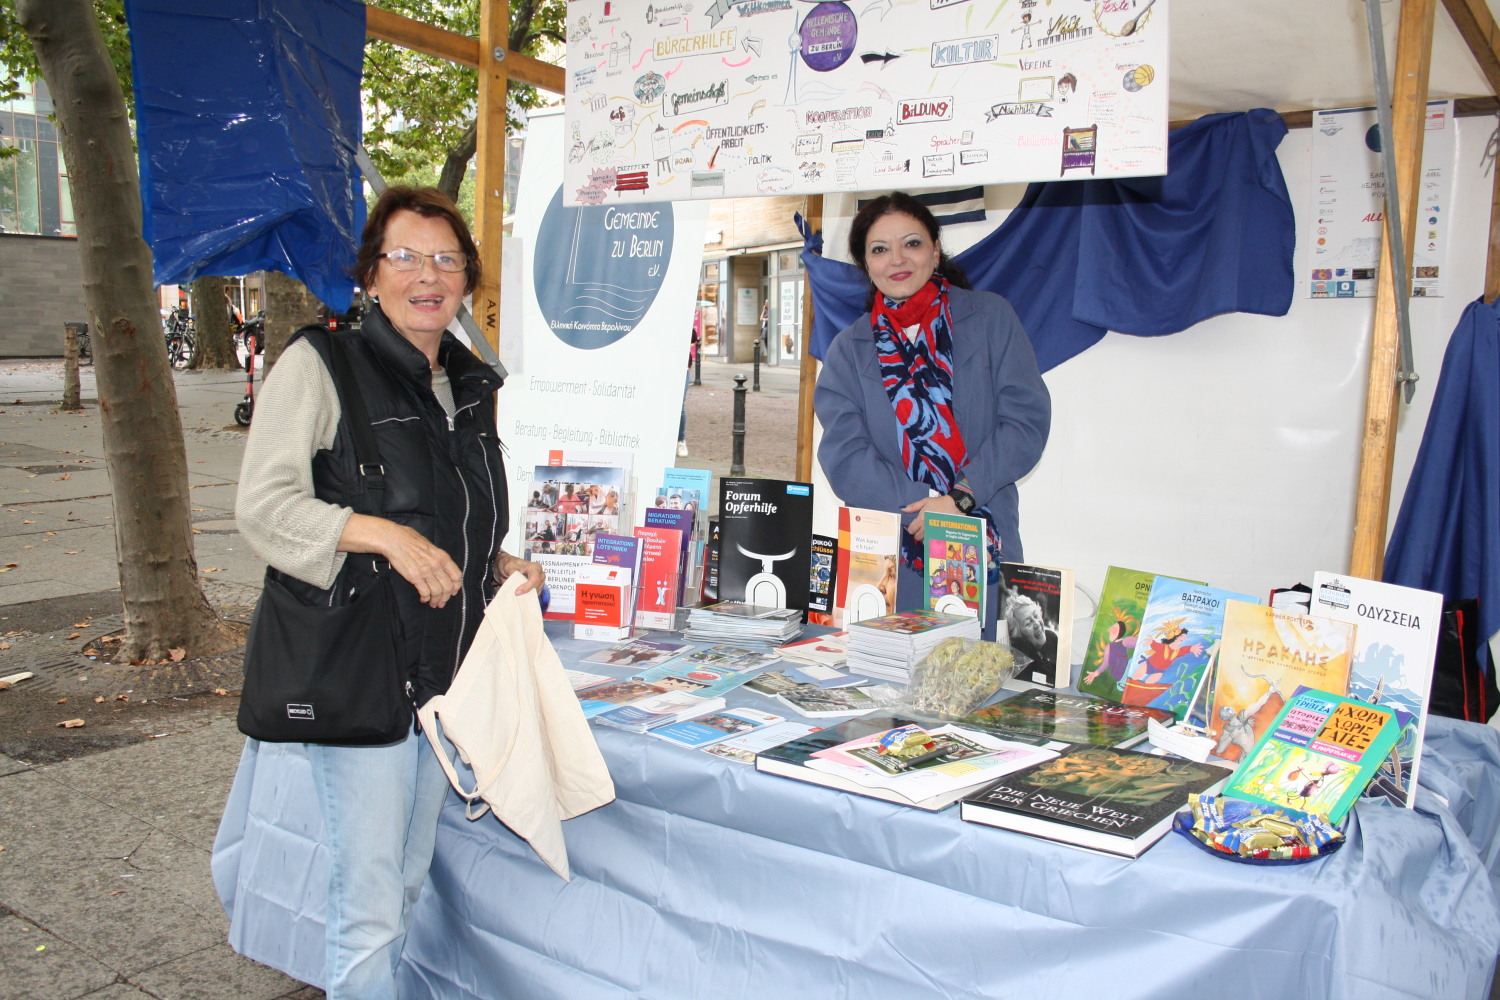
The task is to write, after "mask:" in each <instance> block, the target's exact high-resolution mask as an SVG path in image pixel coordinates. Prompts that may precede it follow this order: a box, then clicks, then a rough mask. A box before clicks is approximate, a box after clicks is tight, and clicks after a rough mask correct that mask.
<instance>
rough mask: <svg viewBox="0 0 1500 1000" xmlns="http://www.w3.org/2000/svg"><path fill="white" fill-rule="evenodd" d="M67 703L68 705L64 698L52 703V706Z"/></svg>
mask: <svg viewBox="0 0 1500 1000" xmlns="http://www.w3.org/2000/svg"><path fill="white" fill-rule="evenodd" d="M67 703H68V699H66V698H59V699H57V700H56V701H54V702H53V703H52V704H54V705H66V704H67Z"/></svg>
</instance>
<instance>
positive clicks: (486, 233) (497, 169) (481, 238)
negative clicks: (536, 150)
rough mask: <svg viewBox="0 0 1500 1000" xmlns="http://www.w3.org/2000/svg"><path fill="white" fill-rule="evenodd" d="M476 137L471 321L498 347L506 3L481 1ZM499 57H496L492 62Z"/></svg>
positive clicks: (502, 216)
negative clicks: (477, 267)
mask: <svg viewBox="0 0 1500 1000" xmlns="http://www.w3.org/2000/svg"><path fill="white" fill-rule="evenodd" d="M479 2H480V7H479V37H480V38H481V39H483V40H484V41H483V44H482V45H481V47H480V53H479V55H480V66H479V137H478V141H477V145H476V147H475V150H474V158H475V162H476V164H477V169H476V172H475V180H474V237H475V239H476V241H477V242H478V243H479V252H480V253H481V255H483V258H484V270H483V274H482V276H481V278H480V281H479V286H478V287H477V288H475V289H474V306H473V313H474V321H475V322H476V323H478V324H479V329H480V331H481V332H483V334H484V337H485V339H486V340H488V341H489V342H490V345H491V346H492V347H495V348H499V346H500V270H501V264H502V261H503V247H504V242H505V125H506V116H505V106H506V89H507V84H506V62H505V60H504V55H505V43H506V41H507V38H508V35H509V33H510V0H479ZM497 56H499V57H500V58H496V57H497Z"/></svg>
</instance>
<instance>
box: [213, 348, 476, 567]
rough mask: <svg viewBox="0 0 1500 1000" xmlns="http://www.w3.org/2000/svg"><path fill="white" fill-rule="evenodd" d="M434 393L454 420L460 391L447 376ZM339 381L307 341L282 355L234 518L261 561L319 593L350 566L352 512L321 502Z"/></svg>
mask: <svg viewBox="0 0 1500 1000" xmlns="http://www.w3.org/2000/svg"><path fill="white" fill-rule="evenodd" d="M432 391H433V395H434V396H435V397H436V398H437V400H438V402H439V403H440V404H441V405H442V407H443V409H444V410H445V411H446V412H447V413H448V415H449V416H452V415H453V409H454V407H453V391H452V387H451V386H450V385H449V384H448V375H447V373H446V372H444V371H442V370H441V369H438V370H435V371H434V372H433V373H432ZM339 414H340V408H339V397H338V392H337V390H335V389H334V385H333V376H332V375H330V374H329V372H328V367H327V366H326V365H324V364H323V359H322V358H320V357H319V356H318V352H317V349H316V348H314V347H313V346H312V345H311V344H309V343H307V342H306V341H305V340H299V341H297V342H296V343H294V344H292V345H291V346H290V347H288V348H287V349H286V350H285V351H283V352H282V354H281V357H280V358H278V359H277V361H276V367H275V368H273V369H272V370H271V374H270V376H269V377H268V378H267V379H266V380H265V382H264V383H263V384H262V385H261V387H260V392H259V393H257V394H256V397H255V419H254V420H253V421H252V422H251V424H250V436H249V438H248V440H246V442H245V457H244V460H243V461H242V462H241V464H240V484H239V493H238V495H237V496H236V498H235V503H234V516H235V520H236V521H237V522H238V524H239V529H240V534H241V535H243V536H244V537H245V540H246V541H247V542H249V543H250V548H251V549H253V550H254V551H255V554H256V555H258V556H260V557H261V558H262V559H264V560H265V561H266V562H268V563H270V564H271V565H272V566H275V567H276V568H277V569H279V570H281V571H282V572H283V573H287V574H289V575H291V576H294V577H296V578H297V579H299V580H302V581H305V582H306V583H309V584H312V585H313V586H314V587H330V586H332V585H333V581H334V579H335V578H336V577H337V576H338V574H339V570H340V569H341V568H343V565H344V553H342V552H340V551H338V542H339V536H340V535H341V534H343V531H344V522H346V521H348V520H349V515H350V514H352V513H353V511H352V510H350V509H349V508H348V507H340V506H337V505H335V504H329V503H324V502H323V501H321V500H319V499H317V497H315V496H314V495H313V480H312V458H313V455H315V454H317V452H318V451H320V450H322V449H325V448H331V447H333V438H334V433H335V432H336V431H337V430H338V425H339Z"/></svg>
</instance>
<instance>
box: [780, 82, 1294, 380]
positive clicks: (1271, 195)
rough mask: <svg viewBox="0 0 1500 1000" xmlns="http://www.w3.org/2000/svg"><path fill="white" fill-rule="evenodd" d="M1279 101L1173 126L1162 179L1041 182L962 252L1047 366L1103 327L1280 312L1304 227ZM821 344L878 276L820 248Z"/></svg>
mask: <svg viewBox="0 0 1500 1000" xmlns="http://www.w3.org/2000/svg"><path fill="white" fill-rule="evenodd" d="M1284 135H1286V125H1285V123H1284V122H1282V120H1281V118H1280V116H1279V115H1277V114H1276V113H1275V112H1274V111H1270V110H1268V109H1265V108H1259V109H1256V110H1254V111H1249V112H1243V113H1235V114H1221V115H1208V116H1206V117H1204V118H1200V119H1199V120H1198V121H1196V122H1194V123H1193V124H1191V125H1189V126H1187V127H1186V128H1183V129H1179V130H1178V131H1176V132H1174V133H1172V135H1171V137H1170V139H1169V146H1168V150H1169V162H1170V163H1171V169H1170V171H1169V172H1168V173H1167V174H1166V175H1165V176H1162V177H1146V178H1131V179H1125V180H1087V181H1050V182H1048V183H1045V184H1033V185H1031V186H1030V187H1029V188H1028V189H1027V190H1026V194H1025V196H1024V197H1023V198H1022V200H1021V204H1020V205H1018V206H1017V207H1016V209H1015V211H1013V212H1012V213H1011V214H1010V216H1009V217H1008V218H1007V219H1006V220H1005V222H1004V223H1003V224H1001V225H1000V226H999V228H997V229H996V230H995V231H994V232H992V233H990V234H989V235H988V236H986V237H984V239H982V240H980V241H979V242H978V243H976V244H974V245H973V246H971V247H969V248H968V249H967V250H964V251H963V252H962V253H958V254H955V255H954V260H955V261H957V262H958V264H960V265H961V266H962V267H963V268H964V270H965V271H966V272H967V273H968V276H969V279H970V281H971V282H972V283H973V286H974V287H975V288H980V289H984V290H986V291H992V292H998V293H999V294H1001V295H1004V296H1005V297H1006V298H1007V299H1009V300H1010V302H1011V304H1012V305H1013V306H1015V309H1016V313H1017V314H1018V315H1019V316H1020V317H1021V321H1022V323H1023V324H1024V325H1025V327H1026V332H1027V333H1028V334H1029V335H1030V337H1031V342H1032V345H1033V346H1034V347H1035V349H1036V358H1037V364H1038V365H1039V366H1040V367H1041V369H1042V371H1047V370H1048V369H1050V368H1053V367H1055V366H1057V365H1059V364H1061V363H1062V362H1064V361H1066V360H1067V359H1068V358H1071V357H1073V356H1074V355H1075V354H1078V353H1079V352H1081V351H1083V350H1085V349H1086V348H1088V347H1091V346H1093V345H1094V344H1095V343H1097V342H1098V341H1099V340H1100V339H1101V338H1102V337H1103V336H1104V334H1105V331H1106V330H1118V331H1119V332H1121V333H1128V334H1133V335H1135V336H1142V337H1151V336H1161V335H1163V334H1168V333H1176V332H1178V331H1180V330H1185V329H1187V328H1188V327H1190V326H1192V325H1193V324H1194V323H1197V322H1200V321H1201V320H1205V319H1208V318H1209V317H1210V316H1216V315H1218V314H1220V313H1225V312H1248V313H1260V314H1264V315H1270V316H1284V315H1286V312H1287V310H1288V309H1289V308H1290V307H1291V303H1292V289H1293V285H1294V282H1293V276H1292V250H1293V247H1294V245H1295V230H1294V220H1293V214H1292V203H1291V198H1290V196H1289V195H1288V194H1287V189H1286V181H1285V180H1284V179H1283V177H1282V175H1281V166H1280V164H1279V163H1278V162H1277V160H1276V147H1277V145H1279V144H1280V142H1281V139H1282V137H1283V136H1284ZM803 235H804V238H805V239H807V241H808V242H807V247H806V248H805V249H804V250H803V253H802V260H803V263H804V265H805V266H806V268H807V273H808V284H809V286H810V288H811V289H812V295H813V306H814V308H815V310H816V316H817V320H816V322H815V325H814V329H813V336H812V341H811V347H810V349H811V352H812V354H813V355H814V356H815V357H819V358H821V357H822V356H823V354H824V352H825V351H826V350H827V347H828V344H829V343H831V342H832V340H833V338H834V336H835V335H836V334H837V333H838V332H839V331H840V330H842V329H843V328H844V327H846V326H848V325H849V324H850V323H852V322H854V320H855V319H857V318H858V317H859V315H860V314H861V313H862V312H863V311H864V300H865V293H866V290H867V289H868V282H867V281H866V279H865V276H864V274H863V273H862V272H861V271H860V270H859V268H857V267H855V266H854V265H853V264H846V263H843V262H842V261H835V260H829V259H827V258H825V257H820V256H818V255H817V254H816V253H815V252H813V251H814V250H816V249H819V248H820V246H821V239H820V238H817V237H810V235H809V234H808V233H806V232H805V231H804V233H803Z"/></svg>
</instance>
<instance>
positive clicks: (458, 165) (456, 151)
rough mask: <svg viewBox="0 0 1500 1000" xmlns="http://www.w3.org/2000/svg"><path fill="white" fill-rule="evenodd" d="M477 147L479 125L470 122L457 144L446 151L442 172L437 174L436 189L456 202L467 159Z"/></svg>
mask: <svg viewBox="0 0 1500 1000" xmlns="http://www.w3.org/2000/svg"><path fill="white" fill-rule="evenodd" d="M478 148H479V125H478V124H477V123H476V124H471V125H470V126H469V128H468V131H466V132H464V137H463V138H462V139H460V140H458V145H457V146H454V147H453V148H452V149H450V150H449V151H448V157H447V159H445V160H444V161H443V172H442V173H441V174H440V175H439V176H438V182H437V186H438V190H439V191H441V192H443V194H445V195H447V196H448V197H449V198H451V199H452V200H453V203H454V204H455V205H456V204H458V189H459V188H461V187H463V186H464V177H466V176H467V175H468V173H469V161H470V160H472V159H473V158H474V151H475V150H476V149H478Z"/></svg>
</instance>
